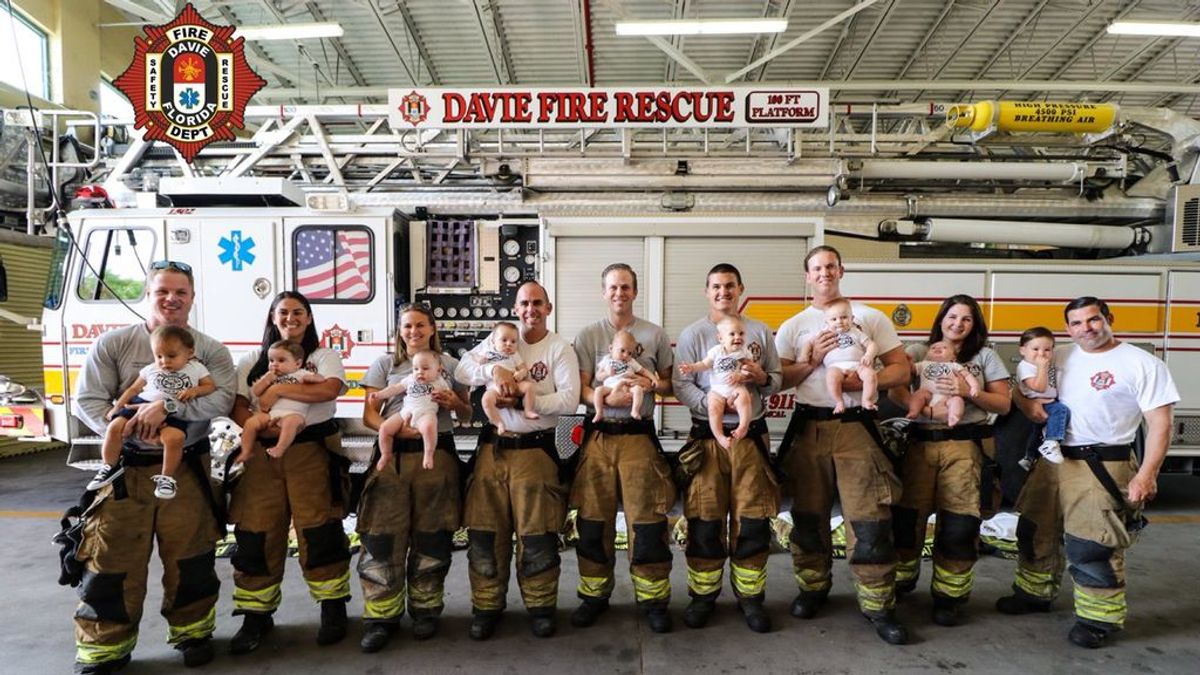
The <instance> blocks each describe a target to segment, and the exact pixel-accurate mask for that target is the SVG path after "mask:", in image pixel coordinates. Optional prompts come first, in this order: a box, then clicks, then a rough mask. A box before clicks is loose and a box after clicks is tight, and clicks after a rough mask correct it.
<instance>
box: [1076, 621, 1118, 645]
mask: <svg viewBox="0 0 1200 675" xmlns="http://www.w3.org/2000/svg"><path fill="white" fill-rule="evenodd" d="M1067 639H1068V640H1070V641H1071V642H1072V644H1076V645H1078V646H1080V647H1084V648H1086V649H1099V648H1100V647H1103V646H1104V645H1105V644H1106V643H1107V642H1108V631H1106V630H1104V629H1103V628H1097V627H1095V626H1092V625H1089V624H1086V623H1084V622H1082V621H1076V622H1075V625H1074V626H1072V627H1071V632H1070V633H1067Z"/></svg>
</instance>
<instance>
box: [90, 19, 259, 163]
mask: <svg viewBox="0 0 1200 675" xmlns="http://www.w3.org/2000/svg"><path fill="white" fill-rule="evenodd" d="M145 32H146V35H145V37H142V36H138V37H136V38H134V54H133V63H130V64H129V68H127V69H126V70H125V72H124V73H122V74H121V76H120V77H118V78H117V79H116V81H115V82H114V84H115V85H116V86H117V88H118V89H120V90H121V91H122V92H123V93H124V94H125V96H127V97H128V98H129V101H130V102H131V103H132V104H133V113H134V126H135V127H136V128H138V129H145V130H146V134H145V139H146V140H150V141H162V142H163V143H167V144H169V145H171V146H172V147H174V148H175V149H176V150H178V151H179V154H180V155H182V156H183V158H184V159H185V160H186V161H188V162H191V161H192V159H193V158H195V156H196V155H197V154H199V152H200V151H201V150H202V149H204V146H206V145H208V144H209V143H212V142H214V141H232V140H234V133H233V131H234V129H241V128H242V127H244V126H245V119H244V114H245V112H246V104H247V103H248V102H249V101H250V97H251V96H253V95H254V93H255V92H257V91H258V90H259V89H262V88H263V87H265V86H266V84H267V81H266V80H264V79H262V78H261V77H259V76H258V74H257V73H255V72H254V71H253V70H251V68H250V65H249V64H248V63H246V54H245V39H244V38H240V37H239V38H236V39H235V38H234V37H233V32H234V27H233V26H217V25H215V24H211V23H209V22H207V21H205V20H204V18H203V17H201V16H200V13H199V12H197V11H196V9H195V8H194V7H192V5H191V4H188V5H186V6H185V7H184V8H183V11H182V12H180V13H179V16H177V17H175V19H174V20H173V21H171V22H170V23H168V24H164V25H161V26H147V27H146V29H145Z"/></svg>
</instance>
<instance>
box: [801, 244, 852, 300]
mask: <svg viewBox="0 0 1200 675" xmlns="http://www.w3.org/2000/svg"><path fill="white" fill-rule="evenodd" d="M845 273H846V269H845V268H844V267H842V263H841V261H840V260H838V256H837V254H836V253H834V252H833V251H821V252H820V253H816V254H813V256H812V257H811V258H809V259H808V268H807V269H805V270H804V278H805V280H806V281H807V282H808V285H809V287H810V288H812V292H813V295H814V296H815V297H818V298H836V297H839V296H840V295H841V281H842V276H843V275H844V274H845Z"/></svg>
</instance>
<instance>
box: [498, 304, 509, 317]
mask: <svg viewBox="0 0 1200 675" xmlns="http://www.w3.org/2000/svg"><path fill="white" fill-rule="evenodd" d="M500 318H501V319H507V318H508V308H507V307H501V308H500Z"/></svg>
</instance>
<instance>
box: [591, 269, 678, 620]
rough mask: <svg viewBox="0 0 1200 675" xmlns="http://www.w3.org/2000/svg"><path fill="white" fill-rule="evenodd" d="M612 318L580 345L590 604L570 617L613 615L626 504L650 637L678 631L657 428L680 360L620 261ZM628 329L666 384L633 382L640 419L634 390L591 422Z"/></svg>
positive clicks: (612, 284) (614, 398)
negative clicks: (597, 394)
mask: <svg viewBox="0 0 1200 675" xmlns="http://www.w3.org/2000/svg"><path fill="white" fill-rule="evenodd" d="M600 279H601V282H602V285H601V288H602V291H603V295H604V299H605V301H606V302H607V303H608V316H607V317H605V318H604V319H601V320H600V321H597V322H596V323H594V324H592V325H590V326H588V327H586V328H584V329H583V330H582V331H580V333H579V335H578V336H576V338H575V353H576V355H577V356H578V357H579V374H580V384H581V385H582V386H581V389H582V398H583V403H584V404H585V405H587V406H588V408H589V409H588V415H587V416H586V417H585V420H586V421H585V423H584V430H585V435H584V440H583V443H582V445H581V447H580V450H579V453H580V457H581V459H580V462H579V469H578V470H577V471H576V473H575V482H574V484H573V486H572V489H571V500H570V503H571V505H573V506H576V507H578V509H579V515H578V516H577V518H576V521H575V524H576V528H577V529H578V531H579V544H577V545H576V547H575V551H576V553H577V554H578V556H579V589H578V592H579V597H580V598H582V599H583V603H582V604H581V605H580V606H579V608H578V609H576V610H575V612H574V613H573V614H572V615H571V623H572V624H573V625H575V626H578V627H584V626H590V625H592V624H593V623H595V621H596V619H597V617H599V616H600V614H601V613H602V612H604V611H605V610H607V609H608V599H609V596H610V595H611V594H612V589H613V569H614V567H615V566H616V557H615V552H614V545H613V539H614V536H615V529H614V528H615V524H616V516H617V503H618V501H619V502H620V503H621V505H622V506H623V508H624V510H625V523H626V525H625V527H626V531H627V533H628V535H629V576H630V577H631V578H632V580H633V590H634V595H635V597H636V599H637V604H638V608H639V609H640V610H641V612H642V614H643V615H644V616H645V617H646V621H647V623H648V624H649V625H650V628H651V630H653V631H654V632H656V633H665V632H667V631H669V630H671V615H670V614H668V613H667V602H668V601H669V600H670V598H671V582H670V575H671V549H670V547H669V545H668V533H667V529H668V528H667V512H668V511H670V509H671V507H672V506H673V505H674V504H675V485H674V484H673V483H672V482H671V473H670V469H669V468H668V467H667V463H666V460H665V459H664V458H663V455H662V451H661V448H660V447H659V444H658V436H657V432H656V431H655V429H654V405H655V397H654V394H656V393H657V394H659V395H663V396H665V395H669V394H670V393H671V378H670V373H671V367H672V364H673V363H674V355H673V354H672V353H671V342H670V340H669V339H667V334H666V333H665V332H664V331H663V329H662V328H661V327H659V326H657V325H655V324H653V323H650V322H649V321H646V320H644V319H639V318H638V317H636V316H634V315H633V301H634V300H635V299H636V298H637V291H638V289H637V273H636V272H634V271H633V269H632V268H631V267H629V265H626V264H624V263H614V264H612V265H609V266H608V267H606V268H605V269H604V271H603V272H602V273H601V275H600ZM620 330H623V331H625V332H627V333H629V334H630V335H632V336H633V338H634V340H635V341H636V347H635V348H634V353H633V358H634V359H636V360H637V362H638V363H639V364H640V365H641V366H642V367H643V368H644V369H645V371H649V372H652V373H655V374H657V375H658V382H657V386H655V383H653V382H651V379H650V378H649V377H646V376H645V374H644V372H645V371H643V372H642V373H636V374H630V375H629V377H630V378H633V379H634V380H636V381H637V383H638V384H640V385H641V386H642V387H644V388H645V390H646V395H645V396H644V397H643V399H642V407H641V410H639V413H640V417H641V419H634V417H633V415H632V409H631V407H630V406H631V403H632V401H631V398H632V397H631V395H630V393H629V390H628V389H626V390H624V391H623V392H613V393H610V394H609V395H608V397H607V398H606V399H605V403H606V404H607V405H605V406H604V410H603V413H604V415H603V419H602V420H601V421H599V422H594V421H592V418H593V416H594V414H595V412H596V411H595V410H593V409H592V393H593V390H594V388H595V387H598V386H600V385H601V381H600V380H599V379H598V378H597V377H596V371H597V364H598V363H599V362H600V361H602V360H603V359H604V357H605V356H606V355H607V354H608V350H609V345H610V344H611V343H612V341H613V336H614V335H616V333H617V332H618V331H620Z"/></svg>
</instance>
